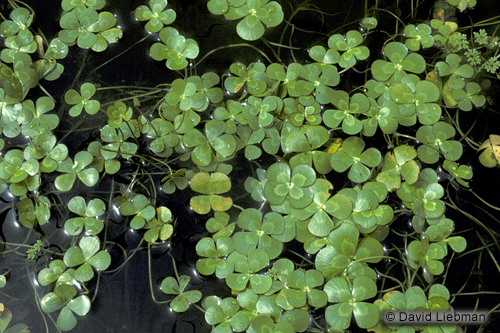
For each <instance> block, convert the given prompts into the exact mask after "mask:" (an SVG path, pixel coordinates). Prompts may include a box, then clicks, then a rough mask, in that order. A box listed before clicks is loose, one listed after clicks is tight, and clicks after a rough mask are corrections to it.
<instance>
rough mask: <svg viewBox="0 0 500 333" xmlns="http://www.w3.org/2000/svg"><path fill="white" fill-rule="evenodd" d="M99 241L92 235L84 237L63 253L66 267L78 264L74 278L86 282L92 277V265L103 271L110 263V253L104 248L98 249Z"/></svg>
mask: <svg viewBox="0 0 500 333" xmlns="http://www.w3.org/2000/svg"><path fill="white" fill-rule="evenodd" d="M99 247H100V245H99V241H98V240H97V239H96V238H94V237H84V238H82V239H81V240H80V242H79V243H78V246H72V247H70V248H69V249H68V250H67V251H66V253H64V257H63V261H64V263H65V264H66V266H68V267H74V266H79V267H78V268H77V269H76V271H75V278H76V279H77V280H79V281H82V282H87V281H89V280H90V279H92V278H93V277H94V271H93V269H92V267H94V268H96V269H97V270H100V271H103V270H105V269H107V268H108V267H109V265H110V264H111V255H110V254H109V253H108V252H107V251H104V250H101V251H99Z"/></svg>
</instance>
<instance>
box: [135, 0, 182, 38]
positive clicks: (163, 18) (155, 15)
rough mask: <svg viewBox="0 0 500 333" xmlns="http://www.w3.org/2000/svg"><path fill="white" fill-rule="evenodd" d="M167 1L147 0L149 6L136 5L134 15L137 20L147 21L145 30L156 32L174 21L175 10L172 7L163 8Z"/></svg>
mask: <svg viewBox="0 0 500 333" xmlns="http://www.w3.org/2000/svg"><path fill="white" fill-rule="evenodd" d="M167 3H168V1H167V0H149V8H148V7H147V6H145V5H142V6H139V7H137V8H136V9H135V17H136V18H137V19H138V20H139V21H148V23H146V27H145V28H146V30H147V31H149V32H158V31H160V30H161V29H162V28H163V26H164V25H169V24H171V23H172V22H174V21H175V17H176V14H175V11H174V10H173V9H167V10H164V9H165V7H166V6H167Z"/></svg>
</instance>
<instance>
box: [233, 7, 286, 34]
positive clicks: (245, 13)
mask: <svg viewBox="0 0 500 333" xmlns="http://www.w3.org/2000/svg"><path fill="white" fill-rule="evenodd" d="M224 16H225V17H227V18H228V19H230V20H238V19H240V18H242V17H244V19H243V20H241V21H240V22H239V23H238V25H237V26H236V32H237V33H238V35H239V36H240V37H241V38H243V39H245V40H257V39H259V38H260V37H262V35H264V32H265V29H264V25H263V24H262V23H265V24H266V25H267V26H269V27H275V26H277V25H278V24H280V23H281V22H282V21H283V17H284V15H283V11H282V9H281V5H280V4H279V3H277V2H276V1H271V2H269V0H248V1H247V2H246V4H244V5H243V6H240V7H229V10H228V11H227V12H226V13H225V14H224Z"/></svg>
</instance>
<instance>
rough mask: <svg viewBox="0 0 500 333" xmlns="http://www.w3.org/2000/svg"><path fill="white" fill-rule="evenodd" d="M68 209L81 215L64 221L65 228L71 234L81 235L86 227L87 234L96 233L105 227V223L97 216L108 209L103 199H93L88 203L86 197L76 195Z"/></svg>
mask: <svg viewBox="0 0 500 333" xmlns="http://www.w3.org/2000/svg"><path fill="white" fill-rule="evenodd" d="M68 209H69V210H70V211H71V212H73V213H75V214H78V215H80V217H74V218H71V219H69V220H67V221H66V222H65V223H64V230H66V232H67V233H68V234H69V235H71V236H76V235H79V234H80V233H81V232H82V231H83V229H84V228H85V232H86V233H87V234H89V235H96V234H98V233H100V232H101V230H102V229H103V228H104V223H103V222H102V221H101V220H100V219H98V218H96V216H99V215H102V214H104V210H105V209H106V206H105V205H104V202H103V201H102V200H101V199H98V198H96V199H92V200H90V201H89V203H88V205H87V204H86V203H85V199H84V198H82V197H80V196H76V197H73V198H71V200H70V201H69V203H68Z"/></svg>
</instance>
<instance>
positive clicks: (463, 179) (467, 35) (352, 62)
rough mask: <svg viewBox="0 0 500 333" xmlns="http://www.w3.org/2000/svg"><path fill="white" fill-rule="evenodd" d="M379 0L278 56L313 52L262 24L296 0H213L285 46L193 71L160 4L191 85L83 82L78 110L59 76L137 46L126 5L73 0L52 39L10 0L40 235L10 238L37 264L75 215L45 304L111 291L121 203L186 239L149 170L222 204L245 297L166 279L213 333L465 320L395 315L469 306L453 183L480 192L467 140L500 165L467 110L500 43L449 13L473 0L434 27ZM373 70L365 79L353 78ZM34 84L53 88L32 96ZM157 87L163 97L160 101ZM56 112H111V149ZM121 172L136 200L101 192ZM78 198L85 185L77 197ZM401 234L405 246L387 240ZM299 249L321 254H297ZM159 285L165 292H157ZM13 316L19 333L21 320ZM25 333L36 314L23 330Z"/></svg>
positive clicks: (151, 228)
mask: <svg viewBox="0 0 500 333" xmlns="http://www.w3.org/2000/svg"><path fill="white" fill-rule="evenodd" d="M368 3H371V2H369V1H367V4H366V9H365V13H364V14H365V18H363V19H362V20H361V21H358V22H354V23H352V24H350V25H348V26H350V27H352V28H353V29H351V30H348V29H345V30H344V28H339V30H338V33H330V34H329V35H326V36H324V38H323V39H322V40H321V41H319V40H318V41H317V42H316V44H314V45H310V46H309V48H308V49H307V51H306V52H307V54H308V56H309V59H307V60H305V61H302V62H297V61H290V62H286V63H285V62H282V61H281V58H280V57H279V52H278V53H276V52H275V50H280V51H281V50H283V52H285V51H286V50H291V51H289V52H290V54H291V57H292V59H295V56H294V53H293V52H294V50H295V51H296V52H299V51H300V50H297V48H294V46H293V45H288V46H286V45H282V43H283V42H284V41H285V40H284V39H283V38H282V39H281V40H278V41H275V42H271V41H269V40H267V39H264V38H263V36H264V35H265V34H266V30H268V28H267V27H269V28H274V27H277V26H279V25H285V24H288V25H290V24H291V23H290V21H286V22H287V23H284V21H285V18H284V11H288V10H289V8H288V7H289V6H290V4H289V3H288V2H287V1H268V0H210V1H208V2H207V3H206V6H207V7H206V9H208V11H209V12H210V13H211V14H212V15H223V16H224V17H225V18H227V19H229V20H237V21H238V23H237V25H236V33H237V35H238V36H239V37H241V38H242V39H244V40H246V41H248V42H247V43H243V44H241V45H239V46H237V47H242V48H244V47H252V48H255V46H253V44H251V42H252V41H257V40H260V39H261V40H262V41H263V42H264V44H260V45H261V46H262V45H267V46H269V48H270V50H271V52H269V53H270V54H266V53H265V51H266V49H263V50H261V51H259V52H260V53H261V54H262V55H263V57H264V58H265V60H264V59H263V60H262V61H257V60H256V61H255V62H251V63H240V62H234V63H232V64H231V65H230V66H229V68H221V69H220V72H215V73H214V72H207V73H200V74H201V75H194V73H193V71H192V70H191V69H190V68H191V67H195V66H193V65H196V64H197V61H198V56H199V47H198V43H197V41H196V40H195V39H190V38H186V37H184V36H183V34H182V31H178V30H177V29H176V28H174V27H172V26H171V24H172V23H173V22H174V21H175V19H176V12H175V11H174V10H173V9H170V8H168V7H167V0H150V1H148V2H147V3H146V4H143V5H140V6H139V7H137V8H136V9H135V11H134V15H135V17H136V18H137V20H138V21H141V22H143V23H144V28H145V29H146V30H147V31H148V32H149V33H151V34H152V35H153V36H157V41H156V42H155V43H153V44H152V46H151V47H150V50H149V52H150V55H151V57H152V58H153V59H154V60H156V61H162V62H165V65H166V68H165V71H166V72H168V71H170V72H171V73H177V74H176V75H177V78H176V79H175V80H173V81H172V82H167V83H166V84H164V85H163V86H161V87H155V88H151V92H149V93H144V94H137V95H134V94H133V93H131V94H129V95H128V97H127V98H119V99H116V98H115V99H114V100H112V101H110V102H108V103H105V104H104V103H102V100H101V102H100V101H99V98H100V97H102V96H107V95H106V94H105V93H106V92H109V91H112V89H113V87H96V85H95V84H93V83H92V82H80V84H79V85H78V87H77V88H76V89H66V90H65V95H64V101H65V104H64V102H63V101H61V102H58V101H55V100H54V99H53V98H52V96H51V94H50V91H48V90H47V89H45V88H44V87H43V82H44V80H47V81H53V80H57V79H58V78H59V77H60V75H62V74H63V73H64V72H65V67H64V65H63V64H66V66H68V64H67V63H65V62H64V58H65V57H66V56H67V54H68V53H69V52H72V50H71V49H75V48H82V49H90V50H92V51H89V52H104V51H106V49H107V48H108V45H109V44H111V43H117V42H119V40H120V39H121V38H122V35H123V33H122V30H121V28H120V27H117V25H116V19H115V16H114V15H113V7H112V4H106V3H105V0H86V1H84V0H63V1H62V3H61V6H62V9H63V14H62V16H61V17H60V20H59V25H60V30H59V32H58V33H57V34H56V35H54V36H45V35H43V34H42V33H41V30H39V29H38V28H34V26H33V24H34V18H35V13H34V12H33V11H32V10H31V8H30V7H28V6H25V5H24V4H23V3H22V2H19V1H15V0H12V1H9V4H10V6H11V7H12V8H11V11H10V15H9V16H8V17H2V23H1V25H0V33H1V34H2V36H3V44H4V45H3V49H2V51H1V60H2V62H1V67H0V84H1V87H0V107H1V117H0V125H1V129H2V139H0V144H1V149H2V156H1V157H0V159H1V163H0V179H1V181H0V187H1V188H0V191H2V192H3V191H5V193H10V195H12V196H15V197H16V199H15V200H14V201H13V202H14V206H13V207H15V211H14V213H15V218H16V220H17V221H18V222H19V223H20V224H22V226H24V227H25V228H27V229H32V230H33V231H34V232H35V233H36V234H37V235H38V236H39V240H38V241H37V242H36V243H34V244H21V245H19V244H14V245H12V244H9V243H5V245H6V246H7V247H9V246H25V247H27V248H28V251H27V253H28V258H30V259H37V258H40V257H42V256H44V255H45V254H47V253H52V252H50V251H49V242H48V241H47V240H46V239H44V237H45V233H44V231H43V230H44V225H47V224H50V223H57V222H56V221H55V220H54V214H62V216H65V218H64V220H63V223H62V224H60V223H59V225H60V227H62V228H64V230H65V232H66V233H67V234H68V235H71V236H72V237H73V238H74V239H73V241H72V242H71V246H63V247H60V250H61V251H62V252H61V253H58V254H59V255H54V256H50V258H51V260H50V261H47V262H46V263H45V264H44V265H43V267H40V266H37V269H36V270H35V271H34V273H35V274H36V279H37V281H38V284H39V285H41V286H46V291H45V293H44V294H43V295H40V299H38V300H37V302H39V304H40V309H41V311H43V312H44V313H47V314H50V315H49V317H50V318H54V319H52V321H53V322H54V323H56V325H57V328H58V329H60V330H63V331H68V330H71V329H73V328H74V327H75V326H76V325H77V316H84V315H86V314H87V313H88V312H89V310H90V308H91V304H92V301H93V300H94V299H95V296H96V295H95V294H94V295H93V294H92V293H91V292H89V290H88V289H87V288H86V287H85V286H86V285H87V286H90V285H92V284H95V283H97V284H98V283H99V279H97V282H96V276H101V275H102V274H103V273H106V270H107V269H108V267H110V265H111V264H112V258H111V256H110V254H109V253H108V252H107V250H106V248H105V245H106V242H107V239H106V230H107V228H108V223H109V221H108V218H109V216H110V213H111V212H112V211H114V212H115V213H118V214H121V215H122V216H124V217H125V221H126V223H128V226H129V228H132V229H134V230H137V231H138V232H140V233H141V234H142V235H143V242H145V243H147V250H148V251H150V249H151V247H153V246H163V245H165V243H168V242H169V241H170V240H171V238H172V235H173V234H174V232H175V223H174V222H173V221H174V217H173V216H172V213H171V211H170V209H169V207H170V208H172V206H173V205H178V203H176V202H169V201H166V203H165V205H160V204H158V203H157V195H160V194H159V193H157V192H156V189H155V185H154V182H153V179H152V178H151V175H152V174H156V175H158V174H161V178H160V179H161V183H162V187H161V188H162V192H164V194H167V195H171V194H173V193H174V192H178V191H186V193H187V194H189V196H190V207H191V208H192V210H194V212H196V213H197V214H203V215H207V216H208V217H207V219H208V221H207V222H206V230H207V233H206V235H207V236H206V237H204V238H202V239H201V240H199V242H198V243H197V245H196V253H197V254H198V256H199V259H198V261H197V262H196V269H197V271H198V272H199V274H201V275H203V276H207V277H208V276H212V275H215V276H216V277H217V278H221V279H225V282H226V284H227V286H228V287H229V288H230V289H231V290H232V296H231V297H226V298H221V297H218V296H217V295H210V296H207V295H202V294H201V292H200V291H197V290H192V288H191V287H190V285H189V282H190V277H189V276H187V275H181V276H179V274H178V273H177V270H176V271H175V273H176V274H175V277H171V276H169V277H165V279H164V280H163V282H161V291H162V292H163V293H166V294H168V295H171V296H172V299H171V300H170V301H169V302H170V303H169V304H170V307H171V308H172V310H173V311H175V312H184V311H186V310H187V309H188V308H189V306H190V305H191V304H195V303H197V302H200V301H201V306H198V305H196V304H195V306H196V307H197V308H198V309H199V310H200V311H202V312H203V313H204V317H205V320H206V322H207V323H208V325H211V326H212V327H213V332H217V333H223V332H232V331H234V332H243V331H247V332H259V333H261V332H287V333H288V332H290V333H293V332H304V331H309V332H313V331H314V332H327V331H328V332H343V331H344V330H347V329H350V330H357V328H360V329H367V330H368V331H373V332H398V333H410V332H416V331H418V332H420V331H422V332H426V333H427V332H428V333H431V332H461V331H462V328H461V327H460V326H457V325H448V326H439V325H431V326H418V325H416V326H401V327H398V326H386V325H385V324H384V323H383V322H382V313H383V312H384V311H386V310H390V309H392V310H448V309H451V305H450V303H451V299H450V292H449V291H448V289H447V288H446V286H445V285H444V282H445V279H444V278H443V276H444V275H443V274H444V273H445V271H446V270H447V267H449V265H450V264H451V261H450V257H452V256H453V255H454V253H455V252H462V251H464V250H465V248H466V240H465V238H464V237H462V236H459V235H457V234H456V233H455V232H454V229H455V223H454V221H453V220H451V219H450V218H449V217H447V215H446V213H447V211H446V210H447V208H449V209H453V210H458V207H457V206H455V205H454V203H453V202H451V201H449V200H448V199H447V196H446V191H447V186H448V184H451V185H452V186H453V187H455V188H459V187H460V188H464V189H467V188H468V186H469V185H468V182H467V181H468V180H470V179H471V177H472V170H471V168H470V167H469V166H468V165H467V164H464V163H461V160H460V158H461V156H462V153H463V150H464V148H467V149H470V148H472V149H474V150H478V151H482V153H481V155H480V157H479V158H480V161H481V163H482V164H484V165H485V166H486V167H496V166H498V164H499V163H500V136H498V135H494V134H491V135H490V136H489V137H488V138H487V140H486V141H485V142H484V143H482V144H481V143H476V142H474V141H473V139H472V138H470V137H468V132H466V130H462V129H461V127H460V123H459V115H460V114H461V113H463V112H478V109H480V108H482V107H484V106H485V104H486V98H485V96H483V94H482V89H483V87H482V86H481V85H480V83H479V81H478V80H476V78H477V77H478V76H479V75H483V76H484V75H489V76H490V77H493V78H494V77H495V76H498V75H499V72H498V70H499V67H500V62H499V61H498V59H497V58H498V56H497V53H498V50H499V47H498V37H495V36H494V33H493V34H492V35H489V34H488V33H487V32H486V30H485V29H484V28H481V29H477V28H472V27H467V26H458V25H457V23H455V22H454V21H453V20H449V18H450V17H451V16H453V15H455V11H456V15H458V16H459V15H463V14H462V13H461V11H464V10H466V9H467V8H469V7H474V6H475V4H476V1H475V0H474V1H465V0H461V1H458V0H447V2H445V1H438V3H437V4H436V7H435V11H434V15H433V18H432V19H430V20H424V21H418V20H416V18H415V17H414V15H413V14H414V13H413V12H412V13H411V16H409V17H408V22H403V21H401V20H400V19H399V18H398V17H397V15H394V14H392V13H389V14H391V15H393V16H394V17H395V18H394V17H393V16H391V15H389V14H387V10H386V9H383V8H378V7H377V5H375V7H373V8H369V6H368ZM411 5H412V6H411V8H412V10H413V8H414V7H413V5H414V3H413V1H411ZM418 5H419V4H418V1H417V6H416V7H418ZM285 7H286V8H285ZM103 8H106V10H103ZM313 9H314V8H313V7H308V5H307V1H306V2H305V3H304V4H294V5H293V14H291V15H292V16H291V17H290V20H291V19H292V17H293V16H294V15H296V14H297V12H299V11H301V10H311V11H312V10H313ZM415 11H416V10H415ZM207 13H208V12H207ZM450 13H451V14H450ZM330 14H331V13H330ZM445 14H446V15H445ZM380 15H387V16H384V19H385V20H387V19H388V18H391V19H394V22H395V28H396V31H395V32H384V33H385V34H384V36H386V40H385V43H383V49H382V54H379V53H375V54H373V53H372V51H370V48H369V47H367V46H366V45H365V44H366V39H367V38H369V36H370V34H372V33H373V32H375V31H377V29H379V28H378V26H377V23H378V21H380ZM377 18H378V19H379V20H378V21H377ZM494 24H496V25H497V28H498V22H493V21H489V22H487V23H484V24H482V25H481V26H482V27H487V26H488V25H494ZM478 26H479V25H478ZM275 29H276V28H275ZM284 29H285V30H286V28H284ZM288 29H293V27H288ZM398 32H399V33H398ZM401 32H402V33H401ZM495 32H496V30H495ZM283 34H284V32H283ZM47 37H50V39H47ZM235 38H236V37H235ZM290 40H292V38H291V37H290ZM231 47H234V46H233V45H231ZM224 48H225V47H224V46H223V45H222V46H221V47H220V48H219V49H214V51H213V52H217V51H219V50H222V49H224ZM213 52H211V53H209V54H206V55H204V57H207V56H210V55H212V53H213ZM273 56H274V57H275V58H276V62H272V61H271V60H270V58H269V57H273ZM203 59H204V58H203ZM111 65H112V64H111ZM364 69H366V70H364ZM174 71H177V72H174ZM361 71H364V77H365V81H364V82H361V84H358V83H356V84H352V83H350V84H351V85H349V84H347V83H346V82H345V81H344V80H347V79H348V78H349V76H348V75H347V74H348V73H349V72H353V73H354V72H361ZM221 74H222V76H221ZM152 75H153V74H152ZM158 75H161V74H160V73H159V74H158ZM34 92H38V93H39V96H40V97H38V98H36V99H35V98H29V97H30V96H36V95H34V94H33V93H34ZM150 95H154V96H158V99H157V100H155V101H154V103H153V105H151V107H145V106H144V103H145V102H146V101H147V98H149V96H150ZM130 96H132V97H133V98H132V97H130ZM141 103H142V104H143V105H142V106H141ZM104 105H107V107H106V106H104ZM146 105H147V103H146ZM56 108H63V109H64V112H67V113H68V115H69V116H70V117H77V118H78V117H83V119H97V121H98V123H99V124H100V125H98V129H99V131H98V135H97V137H95V138H94V139H93V140H94V141H92V142H90V143H89V144H85V146H82V148H81V150H80V151H70V150H69V149H68V147H67V145H65V144H64V143H62V139H63V137H62V135H63V134H61V135H58V137H56V135H55V133H57V128H58V126H59V124H60V119H59V117H58V115H56V114H55V113H54V112H53V111H54V110H55V109H56ZM83 111H84V112H83ZM103 117H104V118H103ZM73 134H74V133H72V132H70V133H68V134H66V135H65V136H68V137H71V135H73ZM464 146H465V147H464ZM386 147H388V148H386ZM235 161H240V162H238V163H241V161H244V163H245V164H247V165H251V166H252V168H250V167H248V168H247V171H248V174H246V175H244V178H245V179H246V180H245V181H244V189H245V190H246V191H247V192H248V193H247V194H246V195H245V197H246V198H247V199H246V201H244V202H245V203H246V206H245V207H241V206H240V205H237V204H235V201H236V200H237V199H238V198H236V197H232V196H231V191H232V187H234V186H236V184H239V185H241V186H243V182H240V183H236V182H234V180H233V182H232V181H231V176H232V175H231V171H232V169H233V167H234V165H235ZM253 166H256V168H253ZM115 176H116V177H117V178H116V179H117V182H118V181H119V179H121V180H123V179H126V180H127V181H128V183H127V184H123V186H122V188H121V191H120V192H121V194H120V195H116V192H115V191H114V190H111V192H110V194H108V195H105V194H102V195H101V193H99V194H98V193H93V192H92V187H94V186H96V184H98V183H99V182H106V181H107V182H110V183H112V184H113V185H112V186H114V184H115ZM118 177H119V178H118ZM148 179H149V180H148ZM334 185H335V186H334ZM76 188H78V189H80V190H78V191H76V192H75V190H74V189H76ZM87 188H88V190H87ZM111 188H112V189H113V187H111ZM72 189H73V191H72ZM66 192H68V194H70V197H69V198H68V200H61V197H62V196H67V194H65V193H66ZM73 193H74V195H73ZM239 193H242V191H241V190H240V191H239ZM82 195H83V196H82ZM64 202H66V203H64ZM405 216H406V217H407V219H408V218H409V219H410V220H411V224H410V225H411V229H412V231H411V230H407V231H408V232H405V233H404V234H401V229H402V227H401V226H400V225H399V226H398V225H397V223H396V222H397V221H401V219H404V217H405ZM179 223H182V221H179ZM405 223H406V222H405ZM389 234H391V235H392V236H394V237H395V238H398V239H401V240H402V241H401V242H399V243H398V242H396V241H394V242H393V245H391V244H389V243H384V245H383V242H384V240H385V239H386V237H387V236H388V235H389ZM208 235H209V236H208ZM287 243H290V244H295V248H302V249H303V251H304V252H303V254H300V253H296V255H292V254H291V253H292V252H291V251H288V250H285V251H284V247H285V246H286V244H287ZM296 244H300V246H299V247H297V246H296ZM391 247H392V250H391ZM490 254H491V253H490ZM132 255H133V254H132ZM388 260H393V261H395V262H396V265H397V267H400V269H401V272H402V273H398V274H396V275H395V276H391V274H393V271H394V270H393V271H391V269H390V268H387V267H389V266H385V267H386V268H385V270H384V269H383V266H380V265H377V264H378V263H381V262H388ZM125 264H126V262H125ZM174 266H175V262H174ZM381 267H382V268H381ZM391 267H392V266H391ZM149 274H150V275H151V271H150V272H149ZM4 275H5V274H4ZM4 275H2V276H0V283H1V284H0V287H2V286H3V285H5V281H6V278H5V276H4ZM401 278H403V279H404V280H399V279H401ZM101 281H102V280H101ZM150 283H151V281H150ZM82 286H83V289H82ZM124 288H125V286H124ZM92 290H94V291H95V293H97V291H98V289H97V288H95V289H92ZM454 292H456V290H455V291H454ZM151 293H152V295H151V296H152V298H153V300H155V301H156V299H155V295H154V294H155V293H156V291H154V290H153V288H152V287H151ZM204 296H206V297H204ZM97 297H99V296H97ZM2 311H3V314H2V316H0V322H1V323H2V324H1V325H0V327H1V331H2V332H3V331H4V329H5V328H6V327H7V324H8V323H9V321H10V317H9V316H8V315H7V314H8V313H10V312H8V310H4V308H3V307H2ZM4 314H5V316H4ZM75 315H76V316H75ZM51 316H54V317H51ZM55 318H57V319H55ZM207 327H208V326H207ZM26 330H28V327H27V326H26V325H22V324H19V325H16V326H14V327H12V328H10V329H9V330H8V332H21V331H22V332H25V331H26ZM5 332H7V331H5Z"/></svg>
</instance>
